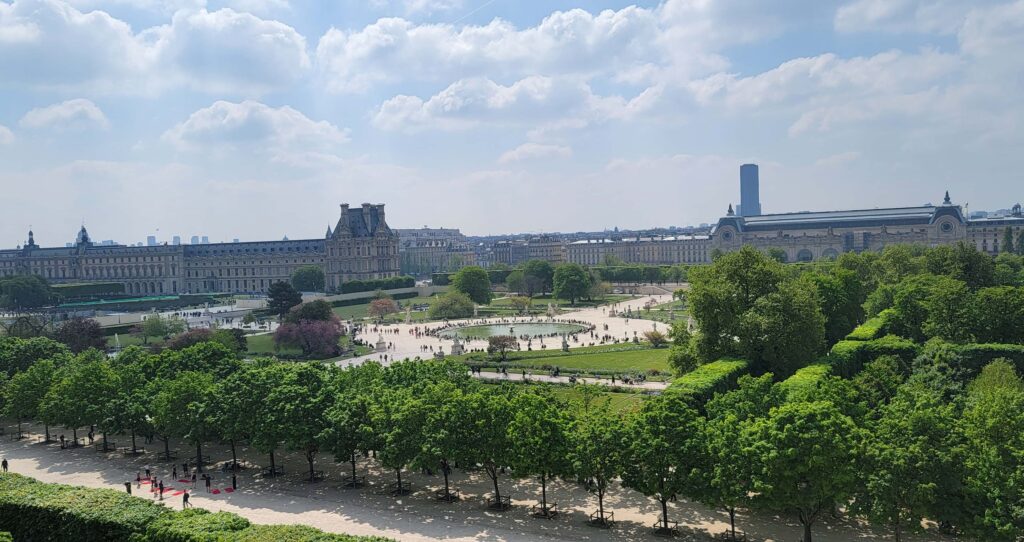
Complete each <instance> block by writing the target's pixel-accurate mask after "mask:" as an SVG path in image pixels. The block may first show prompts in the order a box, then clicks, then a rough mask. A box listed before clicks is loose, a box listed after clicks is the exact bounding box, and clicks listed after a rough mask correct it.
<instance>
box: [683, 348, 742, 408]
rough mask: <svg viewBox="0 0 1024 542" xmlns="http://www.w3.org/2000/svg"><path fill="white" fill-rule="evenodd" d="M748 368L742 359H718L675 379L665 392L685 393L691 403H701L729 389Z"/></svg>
mask: <svg viewBox="0 0 1024 542" xmlns="http://www.w3.org/2000/svg"><path fill="white" fill-rule="evenodd" d="M748 369H749V364H748V363H747V362H746V361H744V360H742V359H722V360H718V361H715V362H712V363H708V364H706V365H701V366H700V367H698V368H697V369H695V370H694V371H692V372H690V373H687V374H685V375H683V376H681V377H679V378H677V379H675V380H674V381H673V382H672V385H671V386H669V388H668V390H667V392H666V393H679V394H685V395H688V396H689V397H690V403H691V404H700V405H703V404H704V403H706V402H707V401H709V400H710V399H711V398H712V397H714V395H715V393H725V392H727V391H729V390H730V389H731V388H732V387H733V386H734V385H735V384H736V380H737V379H738V378H739V377H740V376H742V375H743V374H745V373H746V372H747V371H748Z"/></svg>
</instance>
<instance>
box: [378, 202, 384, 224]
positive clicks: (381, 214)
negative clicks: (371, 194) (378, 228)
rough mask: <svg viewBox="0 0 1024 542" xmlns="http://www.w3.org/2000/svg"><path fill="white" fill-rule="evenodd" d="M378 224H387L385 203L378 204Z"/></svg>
mask: <svg viewBox="0 0 1024 542" xmlns="http://www.w3.org/2000/svg"><path fill="white" fill-rule="evenodd" d="M377 223H378V224H385V222H384V204H383V203H378V204H377Z"/></svg>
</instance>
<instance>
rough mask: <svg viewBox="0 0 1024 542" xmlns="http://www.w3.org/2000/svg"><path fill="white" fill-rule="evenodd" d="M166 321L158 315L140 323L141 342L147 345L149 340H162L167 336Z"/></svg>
mask: <svg viewBox="0 0 1024 542" xmlns="http://www.w3.org/2000/svg"><path fill="white" fill-rule="evenodd" d="M168 335H169V333H168V331H167V321H166V320H164V319H163V318H162V317H161V316H160V315H159V314H153V315H150V316H149V317H148V318H146V319H145V320H143V321H142V341H143V343H144V344H149V339H150V338H163V337H166V336H168Z"/></svg>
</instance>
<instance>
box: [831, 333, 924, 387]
mask: <svg viewBox="0 0 1024 542" xmlns="http://www.w3.org/2000/svg"><path fill="white" fill-rule="evenodd" d="M919 352H920V346H919V345H918V344H916V343H914V342H913V341H911V340H908V339H904V338H902V337H897V336H895V335H886V336H885V337H882V338H881V339H875V340H872V341H850V340H845V341H839V342H837V343H836V344H835V345H834V346H832V350H831V351H830V352H829V354H828V360H827V361H828V363H829V364H830V365H832V367H833V371H832V372H833V373H834V374H836V375H838V376H841V377H843V378H850V377H852V376H854V375H856V374H857V373H859V372H860V371H861V369H863V368H864V365H865V364H867V363H868V362H870V361H872V360H874V359H876V358H878V357H879V356H887V355H888V356H897V357H899V358H900V359H902V360H903V362H904V363H906V364H907V365H908V366H909V365H910V364H911V363H913V361H914V358H916V357H917V355H918V353H919Z"/></svg>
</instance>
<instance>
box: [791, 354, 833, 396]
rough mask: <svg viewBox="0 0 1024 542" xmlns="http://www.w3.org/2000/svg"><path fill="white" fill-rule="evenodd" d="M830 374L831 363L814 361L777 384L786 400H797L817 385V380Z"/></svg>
mask: <svg viewBox="0 0 1024 542" xmlns="http://www.w3.org/2000/svg"><path fill="white" fill-rule="evenodd" d="M830 374H832V365H830V364H828V363H821V362H819V363H815V364H814V365H808V366H807V367H804V368H803V369H800V370H799V371H797V372H795V373H793V376H791V377H789V378H787V379H785V380H783V381H782V382H779V384H778V386H779V389H780V390H781V391H782V393H783V394H784V395H785V397H786V400H788V401H798V400H800V399H801V398H804V397H806V396H807V394H808V393H809V392H810V391H811V390H813V389H814V388H815V387H817V385H818V382H820V381H821V380H822V379H824V378H825V377H826V376H828V375H830Z"/></svg>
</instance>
